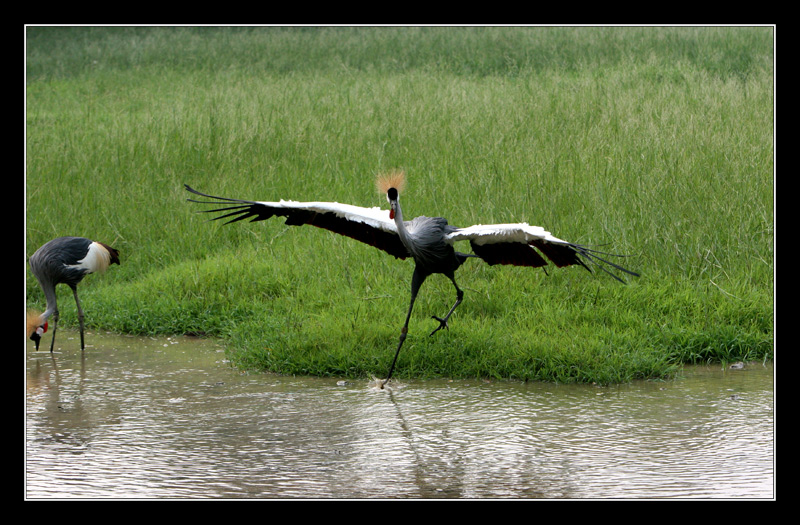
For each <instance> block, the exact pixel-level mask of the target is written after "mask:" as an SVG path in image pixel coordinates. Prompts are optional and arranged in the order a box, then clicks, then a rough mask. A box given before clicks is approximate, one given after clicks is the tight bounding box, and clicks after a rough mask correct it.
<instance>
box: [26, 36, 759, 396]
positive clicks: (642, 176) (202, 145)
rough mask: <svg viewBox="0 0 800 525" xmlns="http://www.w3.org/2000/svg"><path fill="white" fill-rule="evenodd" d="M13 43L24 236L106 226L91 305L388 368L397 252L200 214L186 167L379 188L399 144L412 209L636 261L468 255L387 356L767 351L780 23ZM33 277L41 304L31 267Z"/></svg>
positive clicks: (345, 372)
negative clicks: (594, 263) (538, 233)
mask: <svg viewBox="0 0 800 525" xmlns="http://www.w3.org/2000/svg"><path fill="white" fill-rule="evenodd" d="M27 45H28V47H27V54H28V63H27V71H28V79H27V80H28V83H27V87H26V94H27V101H26V111H27V114H26V116H27V181H26V204H27V214H26V241H27V245H26V256H29V255H30V254H32V253H33V251H34V250H35V249H36V248H37V247H38V246H40V245H41V244H42V243H44V242H46V241H47V240H49V239H50V238H53V237H55V236H58V235H85V236H89V237H92V238H96V239H100V240H103V241H105V242H108V243H110V244H112V245H113V246H115V247H117V248H118V249H120V250H121V252H122V259H123V264H122V266H120V267H116V266H115V267H114V268H113V269H112V270H111V271H110V272H109V273H108V274H106V275H104V276H91V277H89V278H87V279H86V280H85V281H84V284H82V285H81V286H82V291H81V294H82V300H83V304H84V308H85V310H86V312H87V316H88V323H89V324H90V325H92V326H95V327H102V328H106V329H111V330H118V331H121V332H132V333H148V334H173V333H187V332H192V333H204V334H208V335H213V336H220V337H223V338H225V339H226V340H227V341H228V342H229V348H230V351H229V353H230V357H231V358H232V360H233V361H234V362H235V363H236V364H237V365H239V366H242V367H247V368H257V369H269V370H272V371H276V372H280V373H292V374H294V373H297V374H314V375H337V376H350V377H365V376H369V375H376V376H380V375H383V374H385V372H386V369H387V367H388V364H389V361H390V360H391V357H392V355H393V349H394V345H395V342H396V338H397V336H398V331H399V328H400V326H401V324H402V321H403V316H404V314H405V311H406V308H407V301H408V289H409V283H410V276H411V272H412V269H413V263H411V262H409V261H405V262H402V261H397V260H395V259H394V258H393V257H391V256H389V255H386V254H384V253H383V252H378V251H376V250H375V249H374V248H371V247H369V246H366V245H362V244H360V243H357V242H355V241H352V240H351V239H347V238H341V237H337V236H335V235H334V234H332V233H329V232H325V231H322V230H318V229H316V228H311V227H304V228H296V227H288V226H285V225H284V224H282V222H281V221H267V222H261V223H254V224H249V223H237V224H236V225H230V226H225V227H223V226H222V225H221V224H219V223H208V222H206V217H205V216H201V215H197V214H195V213H194V212H195V211H197V207H193V205H191V204H188V203H186V201H185V199H186V198H187V196H188V195H187V194H186V192H185V191H184V190H183V187H182V184H183V183H189V184H191V185H192V186H194V187H196V188H198V189H200V190H202V191H206V192H209V193H214V194H218V195H226V196H233V197H242V198H256V199H260V200H277V199H279V198H287V199H288V198H291V199H295V200H328V201H339V202H347V203H352V204H358V205H363V206H375V205H381V206H383V205H385V199H384V197H383V196H381V195H378V194H376V193H375V190H374V185H373V177H374V175H375V174H376V173H378V172H381V171H385V170H390V169H393V168H403V169H405V171H406V172H407V174H408V177H409V184H408V187H407V189H406V192H405V194H404V200H403V202H404V211H405V214H406V215H407V216H409V217H413V216H415V215H429V216H431V215H443V216H446V217H447V218H448V220H449V221H450V222H451V224H455V225H462V226H465V225H470V224H476V223H492V222H517V221H526V222H530V223H531V224H537V225H542V226H545V227H546V228H547V229H548V230H550V231H551V232H553V233H554V234H555V235H556V236H558V237H561V238H564V239H568V240H571V241H574V242H579V243H584V244H601V243H608V244H609V249H610V251H614V252H621V253H628V254H631V255H632V257H631V258H629V259H626V260H625V264H626V266H628V267H630V268H631V269H633V270H635V271H638V272H640V273H641V274H642V277H640V278H638V279H633V280H630V282H629V284H628V285H625V286H623V285H620V284H619V283H616V282H615V281H613V280H611V279H610V278H608V277H607V276H604V275H602V274H594V275H592V274H589V273H588V272H586V271H585V270H583V269H580V268H567V269H561V270H558V269H552V270H550V271H549V275H545V274H544V272H541V271H539V270H530V269H521V268H514V267H489V266H487V265H485V264H482V263H480V262H479V261H475V260H473V261H468V263H467V264H465V265H464V266H463V267H462V269H461V270H460V271H459V275H458V276H457V277H458V279H459V284H460V285H461V286H462V287H463V288H464V290H465V293H466V296H465V301H464V303H463V304H462V305H461V306H460V307H459V309H458V310H457V312H456V313H455V315H454V317H453V318H452V320H451V323H450V324H451V329H450V330H449V331H445V332H443V333H442V332H440V333H438V334H437V335H436V336H435V337H432V338H429V337H427V334H428V333H429V332H430V331H431V330H432V329H433V326H431V325H432V323H435V321H433V320H431V319H430V316H431V315H434V314H435V315H442V314H443V313H444V312H446V311H447V309H448V308H449V307H450V305H451V304H452V302H453V300H454V297H453V292H452V288H451V285H450V283H449V282H448V281H447V280H446V279H444V278H441V277H435V278H432V279H430V280H429V281H428V282H426V284H425V286H424V287H423V289H422V292H421V294H420V297H419V299H418V301H417V304H416V306H415V314H414V316H412V320H411V325H410V331H409V333H410V336H409V339H408V341H407V342H406V346H405V348H404V351H403V354H402V356H401V359H400V361H399V362H398V369H397V372H396V375H397V376H398V377H401V378H402V377H435V376H445V377H502V378H513V379H530V380H549V381H598V382H616V381H626V380H630V379H632V378H638V377H663V376H665V375H668V374H670V373H672V372H673V371H674V370H675V367H676V366H679V365H680V364H681V363H684V362H705V361H730V360H743V359H748V360H750V359H756V360H761V359H770V358H771V357H772V351H773V317H774V313H773V299H774V298H773V272H774V253H773V246H774V202H773V178H772V177H773V168H774V165H773V132H774V127H773V126H774V125H773V121H774V115H773V105H774V98H773V89H774V86H773V81H774V75H773V68H772V60H773V51H772V33H771V30H770V29H769V28H712V29H702V28H655V29H648V28H622V29H615V28H487V29H481V28H475V29H472V28H467V29H461V28H388V29H387V28H359V29H351V28H328V29H281V28H278V29H275V28H269V29H258V28H253V29H247V30H233V29H213V28H200V29H192V28H179V29H172V28H77V29H76V28H30V29H29V32H28V42H27ZM463 249H464V250H467V249H468V247H467V246H464V247H463ZM26 290H27V306H29V307H38V308H39V309H43V297H42V294H41V292H40V290H39V289H38V287H36V286H35V281H34V279H33V278H32V276H30V274H29V273H28V274H27V277H26ZM60 297H61V303H60V309H61V311H62V322H64V323H66V324H69V323H73V324H74V323H76V319H75V312H74V304H73V303H72V299H71V294H70V293H69V290H68V288H64V290H61V294H60Z"/></svg>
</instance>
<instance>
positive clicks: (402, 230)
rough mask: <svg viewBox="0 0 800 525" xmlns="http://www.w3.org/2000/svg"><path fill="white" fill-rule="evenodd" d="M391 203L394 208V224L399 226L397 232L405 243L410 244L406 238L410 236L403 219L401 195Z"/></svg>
mask: <svg viewBox="0 0 800 525" xmlns="http://www.w3.org/2000/svg"><path fill="white" fill-rule="evenodd" d="M391 205H392V209H393V210H394V224H395V226H397V234H398V235H399V236H400V240H401V241H403V244H405V245H408V243H407V242H406V240H408V239H409V237H410V236H409V233H408V230H407V229H406V225H405V222H404V221H403V211H402V210H401V209H400V197H399V196H398V197H397V198H396V199H394V200H392V201H391Z"/></svg>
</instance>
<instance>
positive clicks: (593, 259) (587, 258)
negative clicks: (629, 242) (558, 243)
mask: <svg viewBox="0 0 800 525" xmlns="http://www.w3.org/2000/svg"><path fill="white" fill-rule="evenodd" d="M569 246H570V247H571V248H572V249H573V250H575V253H576V254H577V255H578V256H580V257H579V258H578V262H579V263H580V264H581V265H582V266H583V267H584V268H586V269H587V270H589V271H592V269H591V268H589V266H587V265H586V262H588V263H590V264H592V265H594V266H596V267H597V268H600V269H601V270H602V271H604V272H606V273H607V274H608V275H610V276H611V277H613V278H614V279H616V280H617V281H619V282H621V283H623V284H627V283H626V281H624V280H623V279H622V278H621V277H620V276H618V275H616V274H615V273H613V272H612V271H611V270H609V269H608V268H606V267H605V266H603V265H604V264H607V265H608V266H611V267H612V268H614V269H616V270H618V271H621V272H624V273H626V274H628V275H631V276H633V277H639V274H638V273H636V272H634V271H631V270H628V269H627V268H623V267H622V266H620V265H619V264H616V263H613V262H611V261H609V260H608V259H605V258H604V257H629V256H628V255H619V254H615V253H608V252H601V251H598V250H593V249H591V248H588V247H587V246H582V245H580V244H569ZM601 256H602V257H601ZM581 258H582V259H581ZM601 263H602V264H601Z"/></svg>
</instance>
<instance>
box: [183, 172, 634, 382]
mask: <svg viewBox="0 0 800 525" xmlns="http://www.w3.org/2000/svg"><path fill="white" fill-rule="evenodd" d="M404 183H405V176H404V174H403V173H402V172H393V173H389V174H386V175H381V176H379V177H378V180H377V186H378V189H379V190H380V191H381V192H382V193H385V194H386V199H387V200H388V201H389V205H390V209H389V210H388V211H387V210H382V209H380V208H378V207H375V208H362V207H359V206H352V205H349V204H339V203H337V202H295V201H284V200H281V201H279V202H257V201H250V200H240V199H229V198H226V197H216V196H213V195H207V194H204V193H201V192H199V191H197V190H195V189H193V188H191V187H189V186H188V185H186V189H187V190H188V191H190V192H191V193H194V194H196V195H200V196H202V197H206V198H211V199H215V200H214V201H199V200H195V199H188V200H189V201H190V202H196V203H200V204H214V205H217V206H220V205H222V203H224V204H225V205H224V206H223V207H218V208H215V209H209V210H203V211H204V212H218V213H221V215H219V216H217V217H215V218H214V219H215V220H216V219H230V220H228V222H226V223H225V224H229V223H231V222H236V221H240V220H243V219H251V222H252V221H263V220H266V219H269V218H270V217H273V216H279V217H285V218H286V224H288V225H292V226H301V225H303V224H310V225H312V226H317V227H319V228H324V229H326V230H331V231H333V232H336V233H339V234H341V235H346V236H348V237H352V238H354V239H357V240H359V241H361V242H364V243H367V244H369V245H371V246H375V247H376V248H379V249H381V250H384V251H385V252H387V253H389V254H391V255H394V256H395V257H396V258H398V259H406V258H408V257H411V258H413V259H414V263H415V267H414V274H413V276H412V278H411V302H410V304H409V305H408V313H407V314H406V320H405V323H404V324H403V328H402V329H401V331H400V341H399V343H398V344H397V350H396V351H395V355H394V359H393V360H392V364H391V366H390V367H389V373H388V374H387V376H386V379H385V380H383V381H382V382H381V384H380V386H381V388H383V387H384V385H386V383H387V382H388V381H389V379H391V377H392V372H393V371H394V367H395V364H396V363H397V357H398V356H399V355H400V349H401V348H402V347H403V342H404V341H405V339H406V335H407V333H408V321H409V319H410V318H411V310H412V309H413V308H414V300H415V299H416V297H417V293H418V292H419V289H420V287H421V286H422V283H423V282H424V281H425V279H426V278H427V277H428V276H429V275H431V274H435V273H440V274H443V275H445V276H447V278H448V279H450V281H452V283H453V286H454V287H455V289H456V302H455V303H454V304H453V306H452V308H450V311H448V312H447V314H445V316H444V317H437V316H433V319H436V321H438V323H439V324H438V326H436V328H435V329H434V330H433V332H431V334H430V335H433V334H435V333H436V332H437V331H439V330H441V329H442V328H447V327H448V326H447V321H448V320H449V319H450V316H451V315H452V314H453V311H454V310H455V309H456V307H457V306H458V305H459V304H461V300H462V299H463V297H464V292H463V291H462V290H461V289H460V288H459V287H458V284H457V283H456V279H455V271H456V270H457V269H458V268H459V267H460V266H461V265H462V264H463V263H464V261H466V260H467V259H468V258H471V257H477V258H480V259H483V260H484V261H485V262H487V263H488V264H490V265H494V264H512V265H516V266H531V267H541V266H546V265H547V260H546V259H545V257H546V258H547V259H549V260H550V261H551V262H552V263H553V264H555V265H556V266H557V267H559V268H561V267H563V266H570V265H573V264H579V265H581V266H583V267H584V268H586V269H587V270H589V271H591V269H590V268H589V266H588V265H587V263H588V264H592V265H595V266H597V267H598V268H600V269H602V270H603V271H605V272H606V273H608V274H609V275H611V276H612V277H614V279H616V280H618V281H620V282H624V281H622V279H620V278H619V277H618V276H617V275H615V274H614V273H612V272H611V271H609V269H608V268H606V266H609V267H611V268H614V269H616V270H619V271H621V272H624V273H627V274H629V275H634V276H638V274H636V273H634V272H632V271H630V270H626V269H625V268H622V267H621V266H619V265H617V264H614V263H612V262H609V261H608V260H606V259H603V258H601V256H608V255H610V254H606V253H602V252H598V251H595V250H591V249H589V248H587V247H586V246H581V245H578V244H573V243H571V242H567V241H563V240H561V239H559V238H557V237H554V236H552V235H551V234H550V232H548V231H545V230H544V228H541V227H539V226H530V225H528V224H526V223H517V224H488V225H482V224H479V225H475V226H469V227H467V228H456V227H455V226H451V225H449V224H448V223H447V219H443V218H441V217H416V218H414V219H412V220H410V221H406V220H403V212H402V211H401V209H400V191H402V189H403V186H404ZM456 241H469V242H470V246H471V247H472V251H473V253H471V254H468V253H461V252H457V251H455V249H454V248H453V245H454V244H455V242H456ZM542 255H544V257H543V256H542ZM604 265H606V266H604Z"/></svg>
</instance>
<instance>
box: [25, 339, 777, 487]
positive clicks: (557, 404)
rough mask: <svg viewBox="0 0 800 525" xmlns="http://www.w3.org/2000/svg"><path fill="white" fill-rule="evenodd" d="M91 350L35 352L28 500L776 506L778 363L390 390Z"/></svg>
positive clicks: (185, 345) (176, 351)
mask: <svg viewBox="0 0 800 525" xmlns="http://www.w3.org/2000/svg"><path fill="white" fill-rule="evenodd" d="M47 343H48V344H46V345H43V346H42V348H49V340H47ZM87 344H88V345H90V346H87V348H86V350H85V351H84V352H81V351H80V345H79V342H78V339H77V337H76V334H74V333H70V332H69V331H67V330H64V331H62V330H59V341H57V346H60V347H61V348H60V350H57V351H56V352H55V354H54V355H52V356H51V354H50V353H49V352H47V351H44V352H42V351H39V352H36V351H35V350H34V349H33V346H32V345H29V346H28V347H27V350H26V355H25V361H26V369H27V371H26V394H25V395H26V402H25V410H26V429H25V435H26V439H25V494H26V497H27V498H29V499H40V498H83V499H89V498H174V499H178V498H230V499H233V498H286V499H293V498H347V499H353V498H773V497H774V496H775V492H774V491H775V482H774V466H775V463H774V410H773V406H774V401H773V399H774V396H773V392H774V389H773V377H774V375H773V367H772V364H767V365H766V366H765V365H763V364H761V363H748V364H746V366H744V368H742V369H730V368H724V367H723V366H722V365H714V366H710V367H691V368H687V369H686V370H685V373H684V375H683V377H681V378H679V379H677V380H674V381H665V382H650V381H640V382H634V383H631V384H625V385H615V386H609V387H600V386H593V385H554V384H547V383H530V384H522V383H516V382H485V381H477V380H475V381H446V380H442V381H406V382H401V383H399V384H397V385H395V387H394V388H393V390H392V391H391V392H387V391H380V390H377V389H376V388H374V386H373V385H370V383H369V381H367V380H356V381H351V382H347V383H344V384H342V382H341V381H340V380H337V379H327V378H326V379H319V378H295V377H281V376H276V375H272V374H259V373H253V374H243V373H240V372H238V371H237V370H234V369H232V368H231V367H230V365H229V364H228V363H227V362H226V361H225V354H224V352H223V350H222V348H221V347H220V346H219V345H218V344H216V343H214V342H210V341H203V340H197V339H191V338H171V339H166V338H160V339H151V338H137V337H126V336H116V335H104V334H96V333H92V334H89V335H87Z"/></svg>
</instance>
